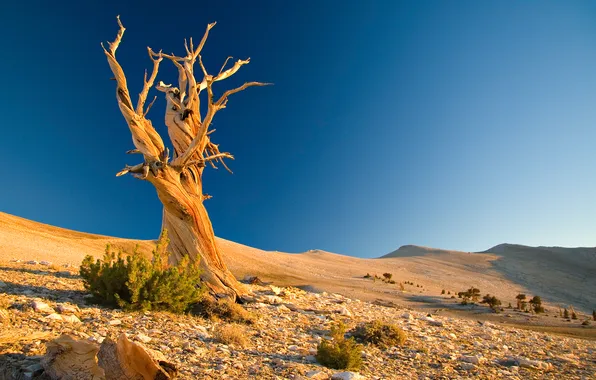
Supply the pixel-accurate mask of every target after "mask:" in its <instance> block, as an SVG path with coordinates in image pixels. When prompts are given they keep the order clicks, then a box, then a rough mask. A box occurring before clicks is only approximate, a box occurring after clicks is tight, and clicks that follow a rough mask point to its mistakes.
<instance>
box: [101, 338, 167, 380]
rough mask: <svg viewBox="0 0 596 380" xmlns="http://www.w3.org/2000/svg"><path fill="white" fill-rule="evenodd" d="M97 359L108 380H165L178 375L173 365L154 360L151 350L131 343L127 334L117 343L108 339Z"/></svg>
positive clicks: (102, 345)
mask: <svg viewBox="0 0 596 380" xmlns="http://www.w3.org/2000/svg"><path fill="white" fill-rule="evenodd" d="M97 357H98V362H99V366H100V367H101V368H102V369H103V370H104V371H105V377H106V380H162V379H163V380H165V379H173V378H175V377H176V375H177V372H176V370H175V367H174V366H173V365H172V364H169V363H166V362H165V361H163V360H162V361H159V360H158V359H156V358H154V357H153V356H152V355H151V353H150V351H149V350H147V349H146V348H144V347H143V346H141V345H140V344H138V343H135V342H131V341H130V340H128V338H126V335H125V334H121V335H120V337H119V338H118V340H117V341H113V340H112V339H110V338H106V339H105V340H104V341H103V342H102V344H101V348H100V350H99V353H98V355H97Z"/></svg>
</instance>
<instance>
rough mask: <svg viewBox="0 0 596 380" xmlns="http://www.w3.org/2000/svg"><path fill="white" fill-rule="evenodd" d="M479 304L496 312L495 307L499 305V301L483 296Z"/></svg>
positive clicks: (493, 297) (488, 295) (495, 298)
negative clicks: (485, 305) (483, 304)
mask: <svg viewBox="0 0 596 380" xmlns="http://www.w3.org/2000/svg"><path fill="white" fill-rule="evenodd" d="M480 303H485V304H487V305H488V306H489V307H490V308H491V309H492V310H493V311H495V312H496V311H497V306H500V305H501V300H499V299H498V298H497V297H495V296H491V295H490V294H487V295H485V296H484V297H483V298H482V301H481V302H480Z"/></svg>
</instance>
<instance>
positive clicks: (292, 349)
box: [288, 344, 298, 351]
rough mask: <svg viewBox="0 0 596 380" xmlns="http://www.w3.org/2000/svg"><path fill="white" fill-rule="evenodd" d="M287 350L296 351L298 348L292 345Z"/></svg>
mask: <svg viewBox="0 0 596 380" xmlns="http://www.w3.org/2000/svg"><path fill="white" fill-rule="evenodd" d="M288 350H290V351H298V346H296V345H295V344H292V345H291V346H288Z"/></svg>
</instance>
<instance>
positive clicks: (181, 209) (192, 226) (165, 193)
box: [102, 18, 268, 298]
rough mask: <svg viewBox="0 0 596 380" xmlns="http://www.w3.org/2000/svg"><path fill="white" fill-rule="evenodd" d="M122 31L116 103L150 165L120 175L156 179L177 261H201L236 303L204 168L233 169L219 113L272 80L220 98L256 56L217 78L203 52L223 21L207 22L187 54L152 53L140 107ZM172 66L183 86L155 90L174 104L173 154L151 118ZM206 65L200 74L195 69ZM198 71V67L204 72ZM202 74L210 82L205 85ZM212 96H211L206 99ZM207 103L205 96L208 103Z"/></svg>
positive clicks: (170, 119) (213, 285)
mask: <svg viewBox="0 0 596 380" xmlns="http://www.w3.org/2000/svg"><path fill="white" fill-rule="evenodd" d="M118 25H119V26H120V30H119V31H118V34H117V36H116V39H115V40H114V42H111V43H109V45H108V47H107V48H105V47H104V45H103V44H102V48H103V50H104V52H105V55H106V57H107V59H108V63H109V65H110V68H111V70H112V72H113V73H114V79H115V80H116V83H117V87H116V99H117V101H118V107H119V108H120V111H121V113H122V115H123V116H124V119H125V120H126V122H127V124H128V127H129V129H130V132H131V134H132V141H133V144H134V146H135V148H136V149H133V150H130V151H128V152H127V153H139V154H141V155H142V156H143V162H141V163H139V164H137V165H134V166H128V165H127V166H126V167H125V168H124V169H123V170H121V171H120V172H119V173H118V174H117V176H121V175H124V174H127V173H128V174H131V175H133V176H134V177H135V178H138V179H142V180H146V181H149V182H150V183H151V184H152V185H153V186H154V187H155V189H156V190H157V195H158V197H159V199H160V201H161V203H162V204H163V221H162V226H163V228H165V229H167V230H168V234H169V236H170V245H169V252H170V253H171V256H170V263H171V264H176V263H178V262H179V261H180V259H181V258H182V257H183V256H186V255H188V256H189V258H190V259H191V261H196V260H200V265H201V268H202V270H203V275H202V280H203V281H204V282H205V284H206V285H207V286H208V287H209V289H210V292H211V294H212V295H215V296H218V297H221V296H228V297H232V298H235V297H237V296H239V295H241V294H242V293H243V288H242V286H241V284H239V283H238V281H237V280H236V279H235V278H234V276H233V275H232V273H231V272H230V271H229V270H228V269H227V267H226V265H225V264H224V261H223V260H222V256H221V253H220V251H219V248H218V247H217V244H216V242H215V235H214V233H213V227H212V225H211V221H210V220H209V215H208V214H207V210H206V209H205V206H204V204H203V202H204V201H205V199H208V198H209V196H208V195H206V194H204V193H203V183H202V177H203V170H204V169H205V167H206V166H207V165H210V166H212V167H214V168H216V167H217V166H216V165H222V166H223V167H224V168H226V169H227V170H228V171H230V169H229V168H228V167H227V165H226V163H225V162H224V160H226V159H233V158H234V157H233V156H232V155H231V154H230V153H227V152H221V151H220V150H219V146H218V145H217V144H214V143H213V142H212V141H211V137H210V136H211V133H212V132H214V131H215V129H212V128H211V122H212V120H213V117H214V116H215V114H216V113H217V112H219V111H221V110H222V109H224V108H226V105H227V104H228V98H229V97H230V96H231V95H234V94H236V93H238V92H240V91H243V90H245V89H247V88H248V87H253V86H265V85H267V84H268V83H261V82H247V83H244V84H243V85H242V86H240V87H237V88H234V89H231V90H228V91H225V92H224V93H223V94H222V95H221V96H220V97H219V98H217V97H216V96H215V95H214V93H213V88H212V86H213V83H215V82H218V81H221V80H224V79H226V78H229V77H230V76H232V75H234V74H235V73H236V72H237V71H238V70H239V69H240V68H241V67H242V66H243V65H246V64H248V63H249V59H246V60H238V61H236V62H235V63H234V64H233V66H232V67H230V68H228V69H227V70H226V69H225V67H226V64H227V63H228V60H229V59H230V58H228V59H226V61H225V62H224V64H223V66H222V68H221V70H220V71H219V72H218V73H217V75H211V74H209V73H208V72H207V69H206V68H205V66H204V65H203V60H202V59H201V50H202V49H203V46H204V45H205V41H206V40H207V37H208V35H209V31H210V30H211V29H212V28H213V27H214V26H215V23H212V24H209V25H207V30H206V31H205V34H204V36H203V38H202V39H201V41H200V42H199V44H198V45H196V46H195V45H194V44H193V41H192V38H191V39H190V41H188V43H187V42H186V41H185V42H184V46H185V48H186V55H185V56H182V57H179V56H175V55H173V54H164V53H162V52H161V51H160V52H158V53H156V52H154V51H153V50H152V49H151V48H147V50H148V53H149V57H150V58H151V60H152V61H153V70H152V72H151V75H149V76H147V71H145V78H144V85H143V89H142V90H141V93H140V94H139V98H138V101H137V104H136V105H134V104H133V102H132V99H131V97H130V92H129V90H128V87H127V84H126V76H125V75H124V71H123V70H122V67H121V66H120V64H119V63H118V61H117V60H116V50H117V49H118V46H119V45H120V42H121V41H122V36H123V35H124V31H125V28H124V26H123V25H122V23H121V22H120V18H118ZM164 59H165V60H167V61H170V62H172V63H173V64H174V65H175V66H176V68H177V69H178V87H175V86H172V85H166V84H164V83H163V82H162V81H160V82H159V84H158V85H156V86H155V88H156V89H157V90H158V91H161V92H163V93H164V94H165V97H166V101H167V106H166V112H165V124H166V127H167V130H168V135H169V137H170V141H171V144H172V146H173V148H174V151H173V152H172V157H171V159H170V157H169V150H168V149H167V148H166V147H165V146H164V143H163V140H162V138H161V136H160V135H159V134H158V133H157V131H156V130H155V128H154V127H153V125H152V123H151V120H150V119H148V118H147V113H148V112H149V109H150V108H151V106H152V105H153V102H154V101H155V99H156V98H157V97H155V98H154V99H153V101H152V102H151V103H150V104H149V105H148V106H147V107H145V102H146V100H147V95H148V93H149V90H150V89H151V87H153V85H154V82H155V79H156V77H157V72H158V69H159V65H160V63H161V62H162V61H163V60H164ZM197 63H198V67H199V68H200V71H199V72H198V73H196V72H195V68H196V67H195V66H196V64H197ZM197 71H198V70H197ZM197 74H199V75H198V77H202V79H201V80H200V81H197ZM201 93H203V94H206V98H207V99H206V101H207V107H203V108H206V109H207V111H206V112H205V113H204V115H202V114H201ZM204 97H205V96H204V95H203V98H204ZM203 100H204V99H203Z"/></svg>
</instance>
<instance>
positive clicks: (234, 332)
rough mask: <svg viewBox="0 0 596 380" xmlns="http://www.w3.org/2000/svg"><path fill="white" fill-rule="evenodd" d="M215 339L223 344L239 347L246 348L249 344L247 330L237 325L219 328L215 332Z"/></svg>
mask: <svg viewBox="0 0 596 380" xmlns="http://www.w3.org/2000/svg"><path fill="white" fill-rule="evenodd" d="M213 337H214V338H215V340H217V341H218V342H220V343H223V344H233V345H235V346H238V347H245V346H246V345H247V344H248V338H247V337H246V330H245V329H244V327H242V326H241V325H238V324H235V323H232V324H229V325H222V326H219V327H217V328H216V329H215V331H214V332H213Z"/></svg>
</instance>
